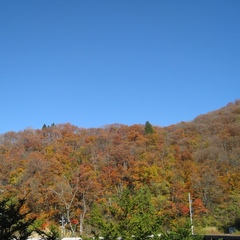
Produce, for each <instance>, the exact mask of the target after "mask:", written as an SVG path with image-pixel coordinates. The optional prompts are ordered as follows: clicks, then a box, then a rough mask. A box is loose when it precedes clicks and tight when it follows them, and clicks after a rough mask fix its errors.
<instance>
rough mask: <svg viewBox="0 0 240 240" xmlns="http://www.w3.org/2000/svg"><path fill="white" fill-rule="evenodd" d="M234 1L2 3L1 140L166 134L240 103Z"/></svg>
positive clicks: (239, 33) (239, 5)
mask: <svg viewBox="0 0 240 240" xmlns="http://www.w3.org/2000/svg"><path fill="white" fill-rule="evenodd" d="M239 13H240V1H239V0H211V1H209V0H201V1H197V0H169V1H168V0H151V1H147V0H144V1H143V0H121V1H119V0H102V1H100V0H69V1H66V0H51V1H49V0H41V1H40V0H36V1H32V0H28V1H26V0H21V1H19V0H11V1H6V0H3V1H0V83H1V103H0V107H1V118H0V133H5V132H8V131H21V130H24V129H26V128H28V127H31V128H34V129H39V128H41V127H42V126H43V124H47V125H51V124H52V123H55V124H59V123H66V122H69V123H71V124H73V125H76V126H78V127H85V128H90V127H102V126H104V125H107V124H113V123H120V124H126V125H132V124H144V123H145V122H146V121H150V123H152V124H153V125H157V126H168V125H171V124H175V123H178V122H181V121H191V120H193V119H194V118H195V117H197V116H198V115H200V114H205V113H207V112H210V111H213V110H216V109H219V108H221V107H223V106H225V105H227V104H228V103H229V102H233V101H235V100H236V99H239V98H240V89H239V87H240V14H239Z"/></svg>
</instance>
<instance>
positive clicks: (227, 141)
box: [0, 101, 240, 233]
mask: <svg viewBox="0 0 240 240" xmlns="http://www.w3.org/2000/svg"><path fill="white" fill-rule="evenodd" d="M148 124H150V123H149V122H148ZM151 127H152V128H151V131H150V130H148V131H146V126H145V125H144V124H142V125H141V124H136V125H132V126H126V125H121V124H112V125H108V126H105V127H102V128H91V129H85V128H79V127H77V126H73V125H71V124H69V123H67V124H58V125H54V124H53V125H51V126H49V127H47V126H46V125H45V126H44V127H43V128H42V129H39V130H34V129H25V130H23V131H21V132H7V133H5V134H2V135H0V191H1V195H2V196H6V197H10V196H11V197H18V198H22V197H26V199H27V204H28V207H29V208H30V209H31V210H32V211H33V212H34V214H35V215H36V216H37V217H39V218H43V219H45V221H51V222H55V223H56V224H59V220H60V217H61V216H62V215H64V216H66V218H67V220H68V222H67V224H68V225H71V226H69V229H71V228H72V230H73V228H74V227H75V225H77V228H78V231H80V232H81V233H84V232H89V233H90V232H91V227H90V226H89V225H88V220H89V218H90V216H91V211H92V209H93V206H95V205H96V204H110V203H111V201H112V197H113V196H115V195H116V194H118V193H121V192H123V190H124V189H125V188H126V187H127V188H130V189H140V188H141V187H143V186H148V188H149V190H150V193H151V201H152V203H153V204H154V207H155V208H156V209H158V211H159V212H158V214H159V216H165V220H163V224H165V225H166V226H167V225H168V224H169V221H173V222H177V221H181V219H183V218H187V217H188V215H189V205H188V204H189V203H188V193H191V196H192V200H193V202H192V206H193V216H194V223H195V224H196V225H199V226H217V227H219V228H222V229H223V228H224V227H226V226H230V225H232V224H234V222H236V221H237V219H239V218H240V210H239V205H240V101H235V102H234V103H230V104H228V105H227V106H226V107H223V108H222V109H219V110H216V111H213V112H211V113H208V114H205V115H201V116H198V117H197V118H195V119H194V120H193V121H191V122H181V123H178V124H175V125H171V126H168V127H164V128H163V127H158V126H151ZM147 129H148V128H147ZM149 131H150V132H149ZM149 133H151V134H149Z"/></svg>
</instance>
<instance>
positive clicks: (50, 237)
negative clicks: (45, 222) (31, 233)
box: [36, 225, 60, 240]
mask: <svg viewBox="0 0 240 240" xmlns="http://www.w3.org/2000/svg"><path fill="white" fill-rule="evenodd" d="M36 232H37V233H38V234H39V235H41V236H42V237H43V239H46V240H58V239H60V232H59V230H58V227H57V226H55V225H50V227H49V231H48V232H46V231H42V230H39V229H37V230H36Z"/></svg>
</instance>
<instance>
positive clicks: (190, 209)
mask: <svg viewBox="0 0 240 240" xmlns="http://www.w3.org/2000/svg"><path fill="white" fill-rule="evenodd" d="M188 201H189V215H190V223H191V231H192V235H193V217H192V215H193V214H192V199H191V196H190V193H188Z"/></svg>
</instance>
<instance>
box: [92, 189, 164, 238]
mask: <svg viewBox="0 0 240 240" xmlns="http://www.w3.org/2000/svg"><path fill="white" fill-rule="evenodd" d="M103 213H105V214H103ZM106 216H107V217H106ZM161 222H162V218H161V217H160V216H158V214H157V211H156V210H155V208H154V206H153V204H152V203H151V194H150V191H149V189H148V188H147V187H144V188H141V189H136V190H131V189H125V190H124V191H123V192H122V193H121V195H120V196H116V197H115V198H114V199H113V201H112V203H111V204H110V205H108V206H105V207H104V208H103V209H102V211H100V210H99V208H98V209H97V208H95V210H94V211H93V213H92V218H91V224H92V225H93V226H94V227H95V228H96V229H98V230H99V232H98V233H95V236H103V237H104V238H105V239H109V240H110V239H116V238H117V237H122V238H123V239H126V240H127V239H129V240H130V239H132V236H134V239H135V240H142V239H145V238H147V237H149V236H151V235H155V236H157V233H159V232H160V227H161Z"/></svg>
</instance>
